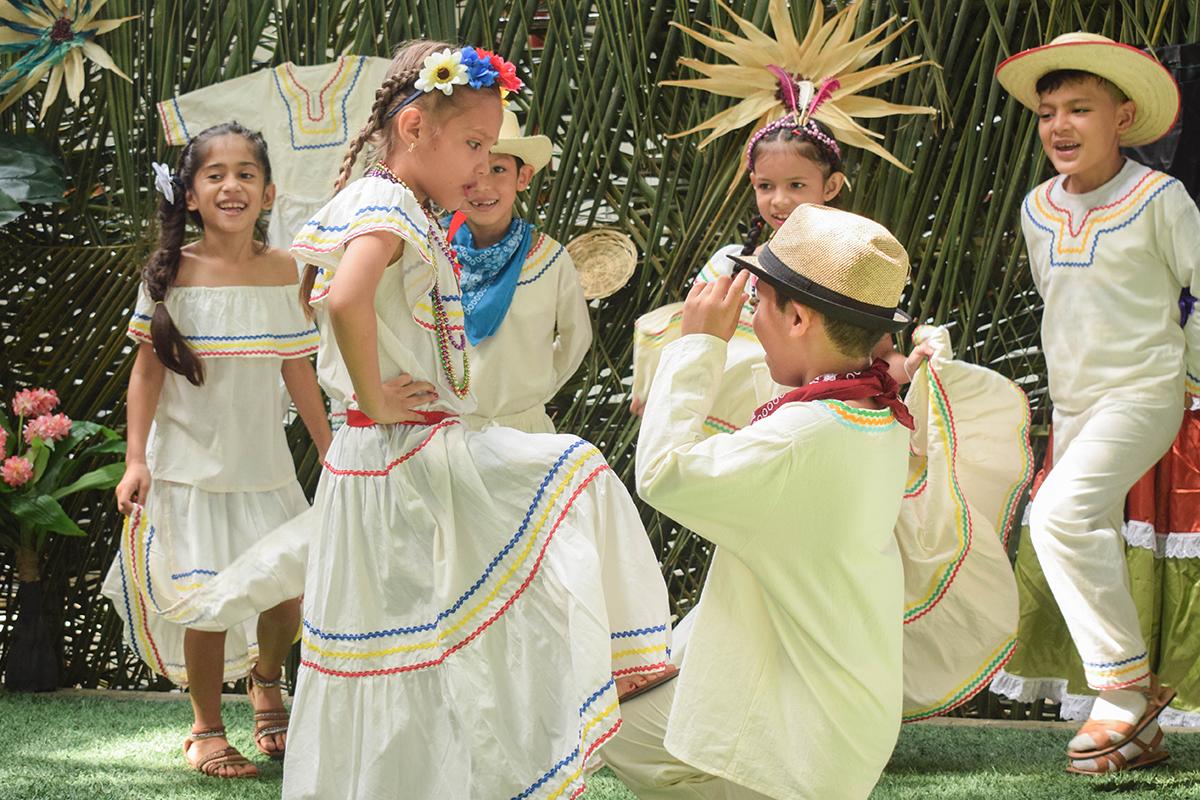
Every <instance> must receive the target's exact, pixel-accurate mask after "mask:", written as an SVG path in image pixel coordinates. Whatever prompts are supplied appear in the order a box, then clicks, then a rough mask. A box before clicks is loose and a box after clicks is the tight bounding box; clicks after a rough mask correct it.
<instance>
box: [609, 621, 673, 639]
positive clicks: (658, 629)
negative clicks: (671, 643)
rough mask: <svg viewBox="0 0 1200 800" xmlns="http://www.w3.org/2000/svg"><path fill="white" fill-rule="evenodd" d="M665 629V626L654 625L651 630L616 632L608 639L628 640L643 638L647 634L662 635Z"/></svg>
mask: <svg viewBox="0 0 1200 800" xmlns="http://www.w3.org/2000/svg"><path fill="white" fill-rule="evenodd" d="M666 629H667V626H666V625H665V624H663V625H655V626H654V627H653V628H634V629H633V630H629V631H617V632H616V633H614V634H612V636H611V637H610V638H612V639H629V638H632V637H634V636H645V635H646V634H648V633H663V632H664V631H666Z"/></svg>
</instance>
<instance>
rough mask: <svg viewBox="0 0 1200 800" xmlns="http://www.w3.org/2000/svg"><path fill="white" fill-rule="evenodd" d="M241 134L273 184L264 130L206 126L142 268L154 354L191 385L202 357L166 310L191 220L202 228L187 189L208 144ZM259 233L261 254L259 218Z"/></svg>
mask: <svg viewBox="0 0 1200 800" xmlns="http://www.w3.org/2000/svg"><path fill="white" fill-rule="evenodd" d="M230 134H232V135H236V136H241V137H243V138H245V139H246V141H248V142H249V143H250V146H251V148H252V149H253V150H254V158H255V160H256V161H257V162H258V165H259V167H261V168H262V171H263V180H264V183H265V184H266V185H269V184H270V183H271V162H270V160H269V159H268V157H267V143H266V140H264V139H263V137H262V134H261V133H258V132H257V131H252V130H249V129H248V128H244V127H242V126H241V125H239V124H238V123H236V122H225V123H221V124H220V125H213V126H212V127H211V128H205V129H204V130H202V131H200V133H198V134H196V135H195V136H194V137H192V139H190V140H189V141H188V143H187V145H186V146H185V147H184V148H183V152H182V153H180V154H179V166H178V168H177V169H176V173H175V175H173V176H172V177H171V188H172V190H173V193H174V195H175V196H174V199H173V200H167V198H166V197H165V196H164V197H161V198H159V203H158V248H157V249H156V250H155V251H154V253H153V254H151V256H150V260H149V261H148V262H146V266H145V267H144V268H143V269H142V284H143V286H144V287H145V289H146V294H147V295H148V296H149V297H150V299H151V300H152V301H154V311H153V312H152V314H151V317H150V342H151V344H152V345H153V346H154V354H155V355H156V356H158V360H159V361H161V362H162V364H163V366H164V367H166V368H167V369H169V370H171V371H172V372H177V373H179V374H180V375H182V376H183V377H185V378H187V379H188V382H189V383H191V384H192V385H193V386H200V385H201V384H203V383H204V367H203V365H202V364H201V363H200V359H199V358H198V357H197V356H196V354H195V353H194V352H192V348H191V347H189V346H188V343H187V340H185V339H184V338H183V334H181V333H180V332H179V328H177V327H175V320H173V319H171V313H170V312H169V311H167V304H166V302H165V301H166V299H167V292H169V291H170V290H171V287H172V286H174V285H175V280H176V279H177V278H178V277H179V262H180V259H181V256H182V250H183V239H184V234H185V233H186V232H187V223H188V219H189V218H190V219H191V220H192V222H194V223H196V225H198V226H199V227H200V229H201V230H203V229H204V220H203V219H202V218H201V216H200V212H199V211H189V210H188V207H187V193H188V192H189V191H190V190H191V188H192V186H193V184H194V183H195V180H196V172H197V170H199V169H200V166H201V165H202V164H203V163H204V157H205V153H206V151H207V144H208V142H210V141H211V140H213V139H215V138H217V137H218V136H225V135H230ZM254 230H255V234H256V241H255V246H254V249H255V252H257V253H262V252H264V251H265V250H266V249H267V245H266V241H267V230H266V224H265V222H264V221H263V220H262V218H259V219H258V220H257V221H256V222H255V224H254Z"/></svg>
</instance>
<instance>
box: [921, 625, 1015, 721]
mask: <svg viewBox="0 0 1200 800" xmlns="http://www.w3.org/2000/svg"><path fill="white" fill-rule="evenodd" d="M1016 649H1017V639H1016V637H1013V638H1011V639H1009V640H1008V641H1006V642H1004V643H1003V644H1001V645H1000V646H999V647H998V648H996V649H995V650H994V651H992V654H991V655H990V656H988V659H987V662H986V663H985V664H984V666H983V668H982V669H980V670H979V671H978V672H976V673H975V674H974V675H972V676H971V677H969V678H967V679H966V680H965V681H963V682H962V683H961V684H959V685H958V686H956V687H955V688H954V689H952V690H951V691H950V692H949V693H948V694H946V696H945V697H943V698H941V699H940V700H938V701H937V702H935V703H933V704H931V705H929V706H926V707H925V708H918V709H916V710H914V711H910V712H908V713H907V714H905V715H904V716H903V717H901V721H902V722H917V721H918V720H923V719H929V718H930V717H937V716H940V715H942V714H945V713H946V712H948V711H951V710H953V709H955V708H958V707H959V706H961V705H962V704H963V703H965V702H967V701H968V700H970V699H971V698H972V697H974V696H975V695H977V694H979V692H980V691H981V690H982V689H983V688H984V687H985V686H987V685H988V684H989V683H991V682H992V678H994V677H996V673H997V672H999V671H1000V670H1001V669H1003V668H1004V665H1005V664H1007V663H1008V660H1009V659H1010V658H1012V655H1013V653H1014V652H1015V651H1016Z"/></svg>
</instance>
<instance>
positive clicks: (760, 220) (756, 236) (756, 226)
mask: <svg viewBox="0 0 1200 800" xmlns="http://www.w3.org/2000/svg"><path fill="white" fill-rule="evenodd" d="M766 226H767V220H766V219H765V218H764V217H763V215H762V214H755V215H754V219H752V220H750V230H749V232H747V234H746V244H745V245H744V246H743V247H742V255H744V256H752V255H754V251H755V250H757V249H758V243H759V242H760V241H762V232H763V228H765V227H766Z"/></svg>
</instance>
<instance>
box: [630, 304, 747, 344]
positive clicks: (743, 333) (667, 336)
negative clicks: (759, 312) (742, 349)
mask: <svg viewBox="0 0 1200 800" xmlns="http://www.w3.org/2000/svg"><path fill="white" fill-rule="evenodd" d="M748 308H749V306H748V305H747V306H746V307H744V308H743V309H742V314H741V316H739V317H738V325H737V328H736V329H735V330H734V332H733V335H734V336H736V337H737V338H739V339H745V340H746V341H748V342H754V343H755V344H758V337H757V336H755V335H754V323H753V321H752V319H753V317H752V312H751V314H747V312H746V309H748ZM682 322H683V312H682V311H676V312H675V313H674V314H672V315H671V318H670V319H669V320H667V324H666V325H664V326H663V327H661V328H659V329H658V330H656V331H640V330H636V329H635V330H634V335H635V336H636V337H637V338H638V341H639V342H643V343H645V344H646V345H647V346H649V347H664V346H666V345H667V344H670V343H671V342H673V341H675V340H676V339H678V338H679V337H680V335H681V334H680V330H679V326H680V324H681V323H682Z"/></svg>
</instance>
